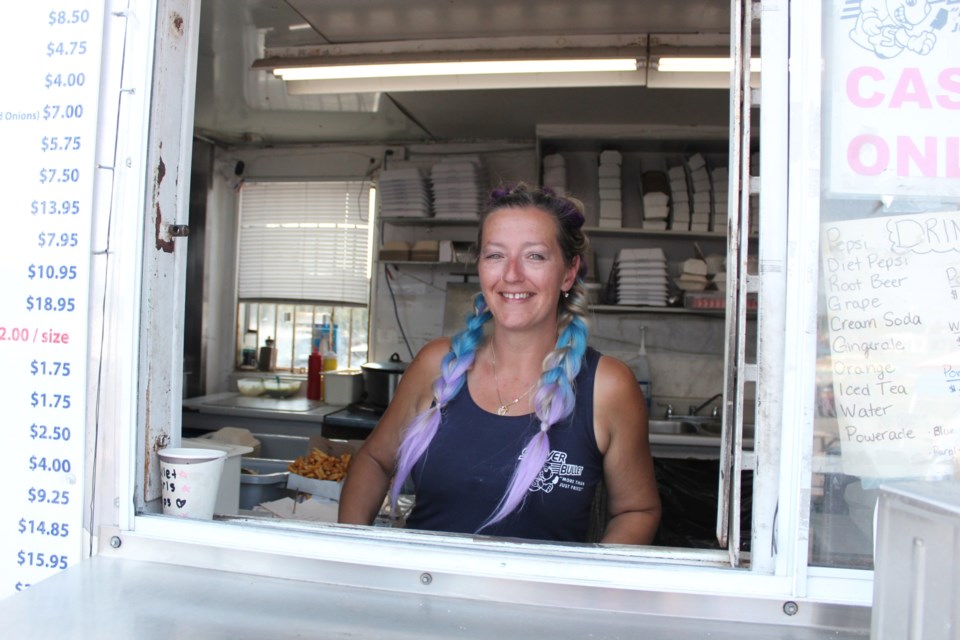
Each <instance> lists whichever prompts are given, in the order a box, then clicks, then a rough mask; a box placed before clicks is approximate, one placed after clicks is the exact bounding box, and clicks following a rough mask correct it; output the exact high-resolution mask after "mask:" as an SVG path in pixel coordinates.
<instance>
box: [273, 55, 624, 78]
mask: <svg viewBox="0 0 960 640" xmlns="http://www.w3.org/2000/svg"><path fill="white" fill-rule="evenodd" d="M636 70H637V60H636V58H595V59H573V60H562V59H561V60H486V61H462V62H416V63H397V64H357V65H343V66H317V67H286V68H277V69H274V70H273V73H274V74H275V75H277V76H279V77H281V78H283V79H284V80H286V81H298V80H348V79H359V78H422V77H432V76H470V75H501V74H518V73H519V74H537V73H597V72H610V71H612V72H623V71H636Z"/></svg>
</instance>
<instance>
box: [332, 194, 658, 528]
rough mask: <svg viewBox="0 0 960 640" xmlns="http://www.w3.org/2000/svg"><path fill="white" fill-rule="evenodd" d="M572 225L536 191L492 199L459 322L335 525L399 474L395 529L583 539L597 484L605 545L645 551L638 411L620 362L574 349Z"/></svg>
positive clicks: (579, 253)
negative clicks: (408, 507) (411, 495)
mask: <svg viewBox="0 0 960 640" xmlns="http://www.w3.org/2000/svg"><path fill="white" fill-rule="evenodd" d="M583 220H584V218H583V209H582V205H580V203H579V202H577V201H575V200H572V199H568V198H563V197H559V196H557V195H555V194H554V193H553V192H552V191H550V190H547V189H544V190H538V189H530V188H528V187H526V186H524V185H520V186H517V187H513V188H509V189H498V190H495V191H494V192H493V193H492V195H491V199H490V203H489V205H488V207H487V210H486V211H485V213H484V215H483V217H482V219H481V222H480V236H479V241H478V247H479V262H478V270H479V274H480V286H481V292H480V294H478V295H477V297H476V298H475V301H474V312H473V315H472V316H471V317H470V318H468V320H467V327H466V328H465V329H464V330H463V331H461V332H460V333H458V334H457V335H455V336H454V337H453V338H452V339H449V338H442V339H439V340H434V341H432V342H431V343H429V344H428V345H427V346H426V347H424V348H423V349H422V350H421V351H420V353H419V354H418V355H417V357H416V358H415V360H414V362H413V363H412V364H411V366H410V367H409V368H408V369H407V372H406V373H405V374H404V377H403V378H402V379H401V382H400V386H399V387H398V389H397V393H396V395H395V396H394V400H393V402H391V404H390V406H389V407H388V409H387V411H386V413H385V414H384V417H383V419H382V420H381V421H380V423H379V424H378V426H377V428H376V429H375V430H374V432H373V434H372V435H371V436H370V437H369V438H368V439H367V441H366V443H365V444H364V445H363V447H362V448H361V449H360V451H359V452H358V453H357V455H356V457H355V458H354V462H353V464H352V466H351V468H350V472H349V475H348V477H347V481H346V484H345V486H344V488H343V492H342V495H341V502H340V521H341V522H345V523H354V524H371V523H372V522H373V520H374V518H375V516H376V515H377V512H378V510H379V508H380V504H381V502H382V501H383V498H384V496H385V495H386V494H387V492H388V490H390V494H391V501H392V502H393V503H394V505H395V504H396V501H397V496H398V494H399V492H400V488H401V486H402V485H403V484H404V482H405V481H406V479H407V477H408V476H410V477H411V479H412V481H413V483H414V485H415V487H416V503H415V505H414V508H413V511H412V513H411V514H410V517H409V518H408V519H407V527H408V528H413V529H426V530H432V531H446V532H455V533H478V532H479V533H483V534H490V535H501V536H509V537H514V538H530V539H539V540H561V541H585V540H586V536H587V532H588V529H589V524H590V513H591V505H592V502H593V497H594V494H595V491H596V489H597V487H598V486H599V485H600V483H601V482H602V483H604V484H605V487H606V490H607V494H608V514H607V516H608V518H609V523H608V525H607V528H606V533H605V534H604V537H603V541H604V542H616V543H627V544H647V543H649V542H651V540H652V539H653V536H654V533H655V531H656V527H657V523H658V521H659V513H660V503H659V497H658V494H657V488H656V484H655V481H654V477H653V465H652V461H651V457H650V449H649V442H648V435H647V416H646V406H645V402H644V398H643V394H642V393H641V391H640V388H639V386H638V385H637V383H636V380H634V379H633V376H632V374H631V373H630V371H629V369H628V368H627V367H626V365H624V364H623V363H621V362H619V361H617V360H614V359H612V358H608V357H605V356H601V355H600V354H599V353H598V352H597V351H595V350H593V349H591V348H588V347H587V346H586V343H587V325H586V320H585V318H586V313H585V312H586V296H585V291H584V287H583V282H582V276H583V272H584V271H585V267H584V262H583V256H584V254H585V252H586V249H587V241H586V238H585V236H584V234H583V232H582V230H581V227H582V225H583ZM487 323H489V325H487ZM487 326H489V331H488V332H485V327H487ZM498 363H499V364H498ZM498 371H499V373H498ZM438 372H439V376H438ZM577 390H579V393H576V391H577ZM504 398H507V399H508V400H507V401H506V402H505V401H504ZM511 398H512V399H513V400H512V401H511V400H509V399H511Z"/></svg>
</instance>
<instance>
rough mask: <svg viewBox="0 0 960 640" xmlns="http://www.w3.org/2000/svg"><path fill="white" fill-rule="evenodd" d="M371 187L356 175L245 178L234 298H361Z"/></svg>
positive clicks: (366, 276) (365, 290)
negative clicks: (302, 178)
mask: <svg viewBox="0 0 960 640" xmlns="http://www.w3.org/2000/svg"><path fill="white" fill-rule="evenodd" d="M369 193H370V186H369V183H366V182H365V181H360V180H355V181H343V180H341V181H324V182H252V183H246V184H244V186H243V191H242V192H241V195H240V247H239V264H238V272H239V281H238V285H237V296H238V298H239V299H240V300H241V301H244V300H302V301H309V302H313V303H336V302H340V303H353V304H364V305H365V304H367V303H368V295H369V290H370V240H369V238H370V216H369V211H368V209H369Z"/></svg>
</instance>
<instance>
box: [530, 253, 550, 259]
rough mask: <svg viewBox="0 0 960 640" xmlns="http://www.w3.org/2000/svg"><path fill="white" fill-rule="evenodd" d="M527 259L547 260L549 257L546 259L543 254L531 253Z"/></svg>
mask: <svg viewBox="0 0 960 640" xmlns="http://www.w3.org/2000/svg"><path fill="white" fill-rule="evenodd" d="M527 257H528V258H530V259H531V260H546V259H547V257H546V256H545V255H543V254H542V253H531V254H530V255H528V256H527Z"/></svg>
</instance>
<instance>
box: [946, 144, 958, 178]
mask: <svg viewBox="0 0 960 640" xmlns="http://www.w3.org/2000/svg"><path fill="white" fill-rule="evenodd" d="M946 165H947V177H948V178H960V138H958V137H957V136H951V137H949V138H947V160H946Z"/></svg>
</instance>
